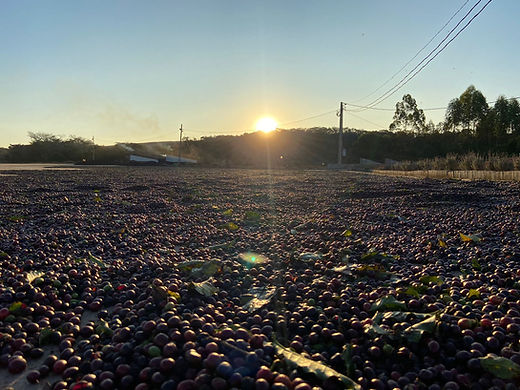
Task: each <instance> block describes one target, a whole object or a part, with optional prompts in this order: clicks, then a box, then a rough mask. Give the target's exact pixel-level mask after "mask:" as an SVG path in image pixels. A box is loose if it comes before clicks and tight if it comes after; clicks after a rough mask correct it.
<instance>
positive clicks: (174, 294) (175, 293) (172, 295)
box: [168, 290, 181, 302]
mask: <svg viewBox="0 0 520 390" xmlns="http://www.w3.org/2000/svg"><path fill="white" fill-rule="evenodd" d="M168 295H169V296H170V297H173V298H174V299H175V300H176V301H177V302H178V301H179V300H180V299H181V294H179V293H178V292H175V291H170V290H168Z"/></svg>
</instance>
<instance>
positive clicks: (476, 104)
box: [445, 85, 489, 134]
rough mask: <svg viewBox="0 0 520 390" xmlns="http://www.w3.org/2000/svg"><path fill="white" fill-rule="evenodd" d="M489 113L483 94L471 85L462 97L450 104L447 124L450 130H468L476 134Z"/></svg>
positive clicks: (447, 112)
mask: <svg viewBox="0 0 520 390" xmlns="http://www.w3.org/2000/svg"><path fill="white" fill-rule="evenodd" d="M488 111H489V107H488V104H487V102H486V98H485V97H484V95H483V94H482V92H480V91H479V90H477V89H476V88H475V87H474V86H473V85H470V86H469V87H468V88H467V89H466V90H465V91H464V92H463V93H462V95H460V97H458V98H456V99H453V100H452V101H451V102H450V103H449V105H448V109H447V111H446V122H445V124H446V126H447V128H448V129H452V130H458V131H462V130H468V131H470V132H471V133H472V134H475V132H476V129H477V126H478V125H479V124H480V123H481V122H482V121H483V120H484V119H485V118H486V115H487V114H488Z"/></svg>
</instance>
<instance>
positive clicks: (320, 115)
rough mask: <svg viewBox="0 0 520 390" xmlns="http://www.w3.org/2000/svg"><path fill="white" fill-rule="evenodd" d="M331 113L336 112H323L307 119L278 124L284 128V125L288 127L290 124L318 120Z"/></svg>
mask: <svg viewBox="0 0 520 390" xmlns="http://www.w3.org/2000/svg"><path fill="white" fill-rule="evenodd" d="M333 112H336V110H332V111H327V112H323V113H321V114H318V115H313V116H309V117H307V118H303V119H297V120H295V121H289V122H283V123H280V125H281V126H285V125H290V124H293V123H298V122H303V121H307V120H311V119H315V118H319V117H322V116H325V115H328V114H332V113H333Z"/></svg>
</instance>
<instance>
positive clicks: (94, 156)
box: [92, 136, 96, 162]
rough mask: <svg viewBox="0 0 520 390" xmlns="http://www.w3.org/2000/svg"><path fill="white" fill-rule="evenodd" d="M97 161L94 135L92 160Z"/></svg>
mask: <svg viewBox="0 0 520 390" xmlns="http://www.w3.org/2000/svg"><path fill="white" fill-rule="evenodd" d="M94 161H96V142H95V141H94V136H92V162H94Z"/></svg>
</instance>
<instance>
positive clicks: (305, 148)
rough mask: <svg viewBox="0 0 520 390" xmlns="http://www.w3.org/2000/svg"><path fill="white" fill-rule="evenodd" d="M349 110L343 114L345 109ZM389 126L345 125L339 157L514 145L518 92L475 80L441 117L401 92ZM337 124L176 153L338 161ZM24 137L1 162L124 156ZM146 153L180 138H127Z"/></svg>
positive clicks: (234, 163)
mask: <svg viewBox="0 0 520 390" xmlns="http://www.w3.org/2000/svg"><path fill="white" fill-rule="evenodd" d="M347 115H348V114H347ZM393 119H394V120H393V122H392V123H391V124H390V126H389V129H388V130H380V131H365V130H356V129H346V130H345V133H344V141H343V144H344V146H345V148H346V157H345V161H344V162H347V163H355V162H358V161H359V158H368V159H372V160H376V161H383V160H384V159H385V158H390V159H393V160H418V159H424V158H433V157H438V156H446V155H447V154H464V153H468V152H474V153H477V154H480V155H487V154H518V153H520V105H519V103H518V101H517V100H516V99H507V98H506V97H503V96H501V97H499V98H498V99H497V100H496V101H494V102H492V104H488V103H487V101H486V98H485V97H484V95H483V94H482V93H481V92H480V91H479V90H478V89H476V88H475V87H474V86H470V87H468V88H467V89H466V90H465V91H464V92H463V93H462V94H461V95H460V96H459V97H457V98H455V99H453V100H451V101H450V103H449V105H448V107H447V109H446V113H445V120H444V121H443V122H440V123H437V124H434V123H433V122H431V121H430V122H426V117H425V114H424V112H423V110H422V109H421V108H420V107H418V105H417V103H416V101H415V99H414V98H413V97H412V96H411V95H409V94H407V95H404V96H403V98H402V100H401V101H399V102H397V103H396V110H395V114H394V118H393ZM337 132H338V130H337V128H326V127H314V128H310V129H303V128H298V129H289V130H276V131H275V132H273V133H270V134H264V133H261V132H256V133H246V134H243V135H238V136H232V135H221V136H212V137H202V138H201V139H189V138H188V139H185V140H183V143H182V155H183V156H184V157H190V158H194V159H197V160H198V162H199V163H200V164H202V165H209V166H229V167H264V166H266V161H267V158H268V156H269V158H270V160H271V163H272V166H274V167H304V166H316V165H321V164H323V163H330V162H335V161H336V156H337V141H338V135H337ZM29 136H30V139H31V141H30V143H29V144H28V145H10V146H9V148H4V149H1V150H0V160H1V161H4V162H65V161H68V162H79V161H83V160H84V161H86V162H92V160H93V159H94V162H95V163H124V162H126V161H127V157H126V156H127V155H128V151H127V150H125V149H124V148H121V147H119V146H99V145H94V144H93V142H92V141H90V140H86V139H84V138H81V137H74V136H71V137H69V138H64V137H59V136H56V135H52V134H46V133H38V132H30V133H29ZM132 145H134V146H135V147H136V151H137V152H140V153H143V152H144V154H148V155H150V154H170V155H177V154H178V146H179V145H178V142H163V143H148V144H146V145H148V146H146V147H144V146H143V145H142V144H141V145H140V146H138V145H135V144H132Z"/></svg>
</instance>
